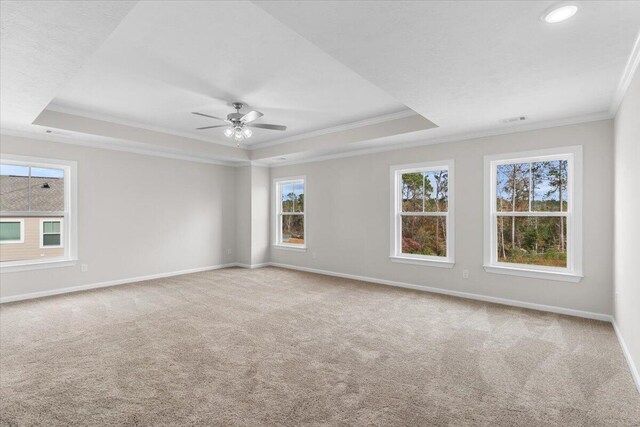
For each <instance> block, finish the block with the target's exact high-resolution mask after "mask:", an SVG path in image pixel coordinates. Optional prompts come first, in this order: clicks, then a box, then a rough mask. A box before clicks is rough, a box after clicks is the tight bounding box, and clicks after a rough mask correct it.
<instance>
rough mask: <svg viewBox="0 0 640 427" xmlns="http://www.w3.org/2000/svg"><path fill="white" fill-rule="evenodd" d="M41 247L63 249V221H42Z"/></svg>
mask: <svg viewBox="0 0 640 427" xmlns="http://www.w3.org/2000/svg"><path fill="white" fill-rule="evenodd" d="M40 222H41V224H40V234H41V239H40V247H41V248H61V247H62V245H63V243H62V242H63V241H62V221H61V220H44V219H43V220H41V221H40Z"/></svg>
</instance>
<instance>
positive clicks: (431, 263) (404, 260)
mask: <svg viewBox="0 0 640 427" xmlns="http://www.w3.org/2000/svg"><path fill="white" fill-rule="evenodd" d="M389 260H390V261H391V262H397V263H400V264H415V265H424V266H427V267H439V268H453V266H454V265H455V263H454V262H451V261H438V260H434V259H422V258H412V257H406V256H395V255H391V256H390V257H389Z"/></svg>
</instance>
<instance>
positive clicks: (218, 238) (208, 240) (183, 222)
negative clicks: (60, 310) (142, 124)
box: [0, 135, 235, 297]
mask: <svg viewBox="0 0 640 427" xmlns="http://www.w3.org/2000/svg"><path fill="white" fill-rule="evenodd" d="M1 142H2V145H1V150H2V152H3V153H7V154H19V155H27V156H29V155H30V156H37V157H46V158H51V159H63V160H75V161H77V162H78V183H79V188H78V192H79V194H78V202H79V207H78V210H79V212H78V215H79V223H78V234H79V244H78V248H79V254H78V255H79V258H80V261H79V262H78V265H77V266H75V267H64V268H54V269H46V270H37V271H26V272H12V273H3V274H2V278H1V279H2V286H1V287H0V295H1V296H2V297H8V296H14V295H20V294H26V293H31V292H41V291H47V290H52V289H59V288H67V287H73V286H81V285H89V284H95V283H101V282H105V281H112V280H120V279H127V278H135V277H140V276H146V275H155V274H162V273H169V272H176V271H182V270H189V269H195V268H200V267H207V266H214V265H219V264H224V263H228V262H233V261H234V260H235V259H234V255H233V252H234V250H235V233H234V230H235V211H234V209H233V206H234V205H235V191H234V185H235V168H231V167H226V166H216V165H212V164H204V163H195V162H189V161H182V160H172V159H166V158H160V157H151V156H143V155H138V154H132V153H125V152H119V151H111V150H101V149H93V148H84V147H79V146H75V145H67V144H60V143H54V142H47V141H40V140H32V139H25V138H16V137H11V136H5V135H3V136H2V140H1ZM228 249H230V250H231V252H232V254H231V255H227V250H228ZM81 263H82V264H87V265H88V271H87V272H84V273H83V272H80V264H81Z"/></svg>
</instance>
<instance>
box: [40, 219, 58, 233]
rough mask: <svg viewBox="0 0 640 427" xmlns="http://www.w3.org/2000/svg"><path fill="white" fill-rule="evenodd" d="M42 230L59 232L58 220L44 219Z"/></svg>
mask: <svg viewBox="0 0 640 427" xmlns="http://www.w3.org/2000/svg"><path fill="white" fill-rule="evenodd" d="M42 225H43V227H42V229H43V231H44V232H45V233H59V232H60V222H59V221H45V222H43V224H42Z"/></svg>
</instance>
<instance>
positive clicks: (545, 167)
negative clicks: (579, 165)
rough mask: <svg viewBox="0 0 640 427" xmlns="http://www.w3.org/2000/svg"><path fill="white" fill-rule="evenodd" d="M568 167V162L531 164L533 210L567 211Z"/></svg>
mask: <svg viewBox="0 0 640 427" xmlns="http://www.w3.org/2000/svg"><path fill="white" fill-rule="evenodd" d="M567 166H568V162H567V161H566V160H554V161H550V162H534V163H532V164H531V183H532V187H533V188H532V200H531V210H533V211H560V210H562V211H565V212H566V211H567ZM560 201H562V208H561V205H560Z"/></svg>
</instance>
